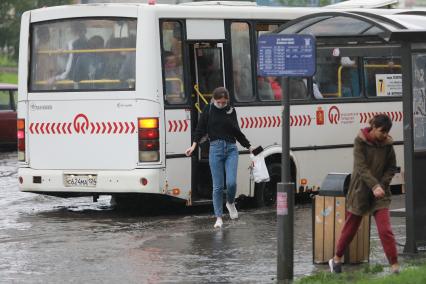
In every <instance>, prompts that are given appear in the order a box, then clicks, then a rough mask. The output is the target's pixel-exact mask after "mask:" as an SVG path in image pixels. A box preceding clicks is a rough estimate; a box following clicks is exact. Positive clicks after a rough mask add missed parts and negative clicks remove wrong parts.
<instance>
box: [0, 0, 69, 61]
mask: <svg viewBox="0 0 426 284" xmlns="http://www.w3.org/2000/svg"><path fill="white" fill-rule="evenodd" d="M71 2H72V0H1V1H0V47H7V48H8V53H9V54H8V55H10V56H12V57H13V58H14V59H17V58H18V51H19V29H20V24H21V16H22V14H23V13H24V12H25V11H28V10H32V9H36V8H40V7H47V6H58V5H64V4H70V3H71Z"/></svg>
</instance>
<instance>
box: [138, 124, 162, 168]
mask: <svg viewBox="0 0 426 284" xmlns="http://www.w3.org/2000/svg"><path fill="white" fill-rule="evenodd" d="M138 126H139V127H138V132H139V134H138V137H139V162H156V161H159V160H160V131H159V120H158V117H147V118H139V119H138Z"/></svg>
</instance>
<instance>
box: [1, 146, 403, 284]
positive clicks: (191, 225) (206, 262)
mask: <svg viewBox="0 0 426 284" xmlns="http://www.w3.org/2000/svg"><path fill="white" fill-rule="evenodd" d="M16 159H17V154H16V152H1V153H0V210H1V213H0V256H1V257H0V283H275V277H276V254H277V253H276V249H277V248H276V243H277V241H276V215H275V210H274V209H273V208H269V209H253V208H245V209H242V210H240V218H239V219H238V220H236V221H234V220H230V219H229V218H228V217H227V216H225V219H224V226H223V228H222V229H221V230H217V229H214V228H213V224H214V218H213V216H212V209H211V206H204V207H197V208H181V209H176V208H173V209H168V208H166V207H164V208H161V209H160V210H159V212H155V213H154V214H152V213H150V214H147V213H146V212H141V211H138V210H131V211H128V210H127V211H126V210H123V209H116V208H114V207H112V206H111V205H110V202H109V201H110V198H109V197H108V196H101V197H100V199H99V200H98V202H97V203H94V202H93V201H92V199H91V198H88V197H85V198H71V199H62V198H55V197H49V196H42V195H36V194H32V193H22V192H20V191H19V190H18V181H17V162H16ZM403 206H404V195H398V196H395V197H394V202H393V208H400V207H403ZM295 224H296V226H295V244H294V248H295V251H294V262H295V263H294V274H295V277H296V278H299V277H301V276H303V275H308V274H312V273H315V272H317V271H326V270H327V269H328V267H327V266H326V265H313V262H312V211H311V206H310V205H309V204H302V205H297V206H296V209H295ZM392 225H393V229H394V233H395V235H396V238H397V242H398V243H399V244H401V245H403V244H404V242H405V219H404V218H400V217H399V218H392ZM371 233H372V236H371V253H370V263H373V264H375V263H379V264H386V259H385V256H384V254H383V251H382V248H381V245H380V240H379V238H378V236H377V230H376V228H375V225H374V221H373V225H372V231H371ZM402 250H403V247H402V246H398V251H399V252H402ZM346 268H347V269H355V270H356V269H359V268H360V266H359V265H354V266H346Z"/></svg>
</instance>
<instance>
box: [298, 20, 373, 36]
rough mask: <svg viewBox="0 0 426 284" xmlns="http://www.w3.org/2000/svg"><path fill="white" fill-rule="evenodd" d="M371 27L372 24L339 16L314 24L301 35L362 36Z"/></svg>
mask: <svg viewBox="0 0 426 284" xmlns="http://www.w3.org/2000/svg"><path fill="white" fill-rule="evenodd" d="M370 27H371V24H370V23H368V22H364V21H361V20H358V19H354V18H349V17H341V16H339V17H334V18H330V19H326V20H324V21H320V22H318V23H316V24H313V25H312V26H309V27H307V28H306V29H304V30H303V31H302V32H301V33H309V34H314V35H315V36H346V35H357V34H361V33H363V32H364V31H365V30H367V29H369V28H370Z"/></svg>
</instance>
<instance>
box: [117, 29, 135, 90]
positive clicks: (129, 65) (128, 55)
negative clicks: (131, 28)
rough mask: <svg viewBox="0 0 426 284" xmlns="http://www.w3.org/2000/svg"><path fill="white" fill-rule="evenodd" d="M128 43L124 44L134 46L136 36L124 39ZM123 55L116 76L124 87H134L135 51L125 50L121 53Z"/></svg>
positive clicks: (129, 46)
mask: <svg viewBox="0 0 426 284" xmlns="http://www.w3.org/2000/svg"><path fill="white" fill-rule="evenodd" d="M126 41H127V42H128V43H127V44H125V45H126V47H128V48H134V47H135V46H136V37H135V36H133V35H131V36H129V38H128V39H127V40H126ZM121 55H122V56H124V61H123V63H122V64H121V67H120V71H119V72H118V78H119V79H120V81H121V84H123V86H124V87H128V88H132V87H133V88H134V84H135V75H136V74H135V73H136V66H135V62H136V51H126V52H122V53H121Z"/></svg>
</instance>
